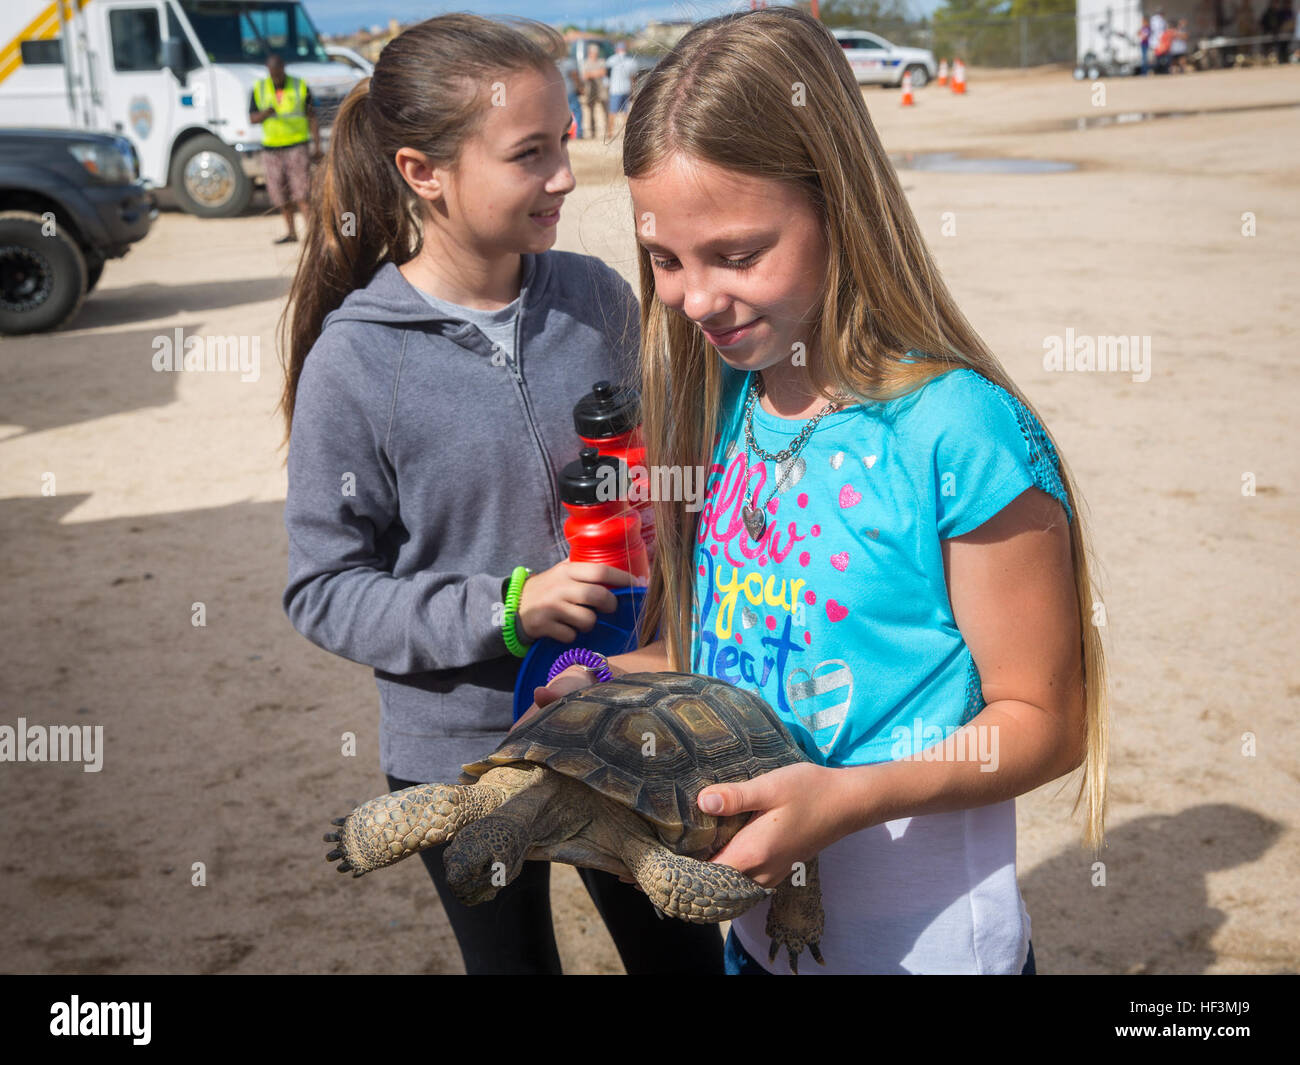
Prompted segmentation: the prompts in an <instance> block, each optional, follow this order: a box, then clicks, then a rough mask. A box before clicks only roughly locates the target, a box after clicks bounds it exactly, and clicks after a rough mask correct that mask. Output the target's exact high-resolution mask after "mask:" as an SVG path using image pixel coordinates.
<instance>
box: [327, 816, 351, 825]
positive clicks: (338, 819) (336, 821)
mask: <svg viewBox="0 0 1300 1065" xmlns="http://www.w3.org/2000/svg"><path fill="white" fill-rule="evenodd" d="M347 823H348V819H347V818H346V817H335V818H331V820H330V824H331V825H346V824H347Z"/></svg>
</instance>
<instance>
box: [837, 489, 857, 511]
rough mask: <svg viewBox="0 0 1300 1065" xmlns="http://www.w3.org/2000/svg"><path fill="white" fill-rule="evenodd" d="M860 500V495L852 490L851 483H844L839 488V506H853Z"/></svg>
mask: <svg viewBox="0 0 1300 1065" xmlns="http://www.w3.org/2000/svg"><path fill="white" fill-rule="evenodd" d="M861 502H862V496H860V495H859V494H858V493H857V492H855V491H854V490H853V485H851V484H846V485H845V486H844V487H843V488H841V489H840V506H841V507H844V508H848V507H855V506H857V505H858V504H859V503H861Z"/></svg>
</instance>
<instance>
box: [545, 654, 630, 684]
mask: <svg viewBox="0 0 1300 1065" xmlns="http://www.w3.org/2000/svg"><path fill="white" fill-rule="evenodd" d="M569 666H585V667H586V668H587V669H589V670H591V671H592V672H593V673H595V674H596V679H597V680H598V681H605V680H613V679H614V674H613V673H612V672H611V671H610V668H609V662H607V661H606V660H605V656H604V655H602V654H597V653H596V652H595V651H589V650H587V648H585V647H570V648H569V649H568V650H567V651H565V652H564V653H563V654H562V655H560V657H559V658H557V659H556V660H555V664H554V665H552V666H551V669H550V672H549V673H547V674H546V683H547V684H550V683H551V681H553V680H554V679H555V678H556V677H558V676H559V675H560V674H561V673H563V672H564V671H565V670H566V669H568V668H569Z"/></svg>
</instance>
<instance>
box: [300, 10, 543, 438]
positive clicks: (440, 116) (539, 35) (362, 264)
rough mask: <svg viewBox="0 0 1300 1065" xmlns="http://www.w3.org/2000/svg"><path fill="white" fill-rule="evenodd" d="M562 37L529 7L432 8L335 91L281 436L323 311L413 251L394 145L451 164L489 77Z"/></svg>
mask: <svg viewBox="0 0 1300 1065" xmlns="http://www.w3.org/2000/svg"><path fill="white" fill-rule="evenodd" d="M564 48H565V45H564V39H563V38H562V37H561V36H560V35H559V34H558V33H557V32H556V31H555V30H554V29H552V28H551V27H550V26H547V25H545V24H544V23H540V22H535V21H533V20H531V19H511V20H509V23H507V22H505V21H496V20H492V19H486V18H482V17H480V16H478V15H470V14H465V13H462V12H456V13H453V14H447V15H439V16H438V17H436V18H431V19H428V20H427V21H425V22H421V23H419V24H417V25H415V26H412V27H410V28H409V29H407V30H405V31H404V32H402V33H401V34H399V35H398V36H397V37H394V38H393V40H391V41H389V42H388V44H387V45H386V46H385V48H384V50H383V52H381V53H380V56H379V62H378V63H377V64H375V72H374V75H373V76H372V77H370V78H367V79H365V80H364V81H361V82H359V83H358V84H357V85H356V87H355V88H353V90H352V92H351V93H350V94H349V95H348V97H347V99H346V100H344V101H343V106H342V107H341V108H340V109H339V113H338V116H337V118H335V120H334V126H333V129H332V131H331V134H330V145H329V155H328V158H327V159H326V162H325V166H324V172H323V173H322V174H320V175H319V177H318V178H317V179H316V180H315V181H314V182H313V188H312V198H311V213H310V216H309V218H308V219H307V235H306V240H305V241H304V244H303V248H302V255H301V257H300V258H299V260H298V270H297V273H296V274H295V275H294V279H293V285H292V286H291V287H290V289H289V301H288V303H287V305H286V306H285V309H284V314H283V315H282V316H281V318H280V327H279V333H280V353H281V355H280V357H281V363H282V365H283V367H284V392H283V394H282V395H281V398H280V410H281V411H282V412H283V414H284V419H285V440H286V441H287V440H288V434H289V429H290V428H291V427H292V425H293V407H294V397H295V396H296V394H297V391H298V378H299V377H300V376H301V375H302V367H303V363H304V362H305V361H306V359H307V353H308V352H309V351H310V350H311V347H312V345H313V344H315V343H316V339H317V337H319V336H320V332H321V326H322V324H323V323H324V321H325V318H326V316H327V315H328V314H329V313H330V312H331V311H333V310H335V309H337V308H338V307H339V305H340V304H341V303H342V302H343V300H344V299H345V298H346V297H347V295H348V293H349V292H352V291H353V290H354V289H358V288H363V287H365V286H366V285H367V284H369V282H370V279H371V278H372V277H374V275H375V271H376V270H378V269H379V267H380V266H381V265H383V264H384V263H385V262H388V261H392V262H394V263H397V264H398V265H399V266H400V265H401V264H402V263H404V262H407V261H408V260H410V259H412V258H414V257H415V256H416V255H417V254H418V253H419V251H420V244H421V241H422V238H423V228H424V216H423V211H422V205H421V201H420V199H419V197H418V196H416V195H415V194H414V193H413V192H412V191H411V190H410V188H409V187H408V186H407V184H406V182H405V181H404V180H403V179H402V176H401V174H399V173H398V170H397V165H396V162H395V158H394V157H395V156H396V155H397V151H398V149H399V148H404V147H410V148H415V149H417V150H418V151H421V152H423V153H424V154H425V155H427V156H428V157H429V158H430V159H433V160H436V161H438V162H440V163H443V164H444V165H447V164H454V162H455V161H456V160H457V159H458V158H460V153H461V149H462V148H463V147H464V145H465V143H466V142H467V141H468V140H469V139H470V138H471V137H472V136H474V134H475V133H477V132H478V130H479V128H480V126H481V125H482V121H483V118H484V115H485V109H484V100H485V99H486V96H487V90H488V88H489V86H490V84H491V82H492V81H493V80H494V79H496V78H499V77H500V75H501V74H503V73H506V72H513V71H522V70H548V71H549V70H554V69H555V60H556V59H558V58H559V57H560V56H561V55H562V54H563V52H564Z"/></svg>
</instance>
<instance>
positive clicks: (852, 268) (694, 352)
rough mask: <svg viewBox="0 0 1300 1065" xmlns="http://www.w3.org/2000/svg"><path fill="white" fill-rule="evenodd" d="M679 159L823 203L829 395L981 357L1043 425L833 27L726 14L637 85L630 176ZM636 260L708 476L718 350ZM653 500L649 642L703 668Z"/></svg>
mask: <svg viewBox="0 0 1300 1065" xmlns="http://www.w3.org/2000/svg"><path fill="white" fill-rule="evenodd" d="M792 104H794V106H792ZM677 153H682V154H684V155H686V156H688V157H691V158H693V159H696V160H702V161H704V162H707V163H711V164H713V165H715V166H718V167H722V168H725V169H727V170H730V171H734V172H737V173H740V174H745V175H750V176H754V177H759V178H765V179H770V180H776V181H782V182H787V183H790V184H792V185H794V186H795V187H797V188H800V189H802V190H803V191H804V192H806V194H807V195H808V197H809V198H810V200H811V202H812V203H813V204H814V205H815V207H816V208H817V210H818V212H819V213H820V215H821V218H822V221H823V229H824V234H825V237H826V242H827V246H828V249H829V255H828V262H827V271H826V283H825V287H824V295H823V300H822V305H821V315H820V322H821V326H820V328H819V330H818V332H819V337H818V349H817V350H818V351H819V353H820V357H819V358H818V359H816V360H811V361H810V362H809V365H808V370H809V382H810V384H811V386H812V387H813V388H814V389H816V390H817V391H818V392H819V393H820V395H821V396H822V397H823V398H824V399H826V400H828V401H830V400H833V399H834V398H835V397H836V396H837V395H838V396H846V395H848V396H853V397H855V398H856V400H857V401H858V402H869V401H876V400H886V399H892V398H896V397H898V396H902V395H905V394H907V393H909V392H912V391H914V390H916V389H917V388H919V387H921V386H922V385H924V384H925V383H926V382H927V381H930V380H932V379H933V378H934V377H936V376H937V375H939V374H942V373H946V372H948V371H949V370H952V369H956V368H960V367H968V368H970V369H972V370H975V371H976V372H977V373H979V374H982V375H983V376H984V377H985V378H987V379H988V380H990V381H992V382H994V383H995V384H997V385H1000V386H1001V387H1002V388H1004V389H1006V390H1007V392H1009V393H1010V394H1011V395H1013V396H1015V397H1016V398H1017V399H1018V400H1020V402H1022V403H1023V404H1024V405H1025V407H1026V408H1027V409H1028V410H1029V411H1030V412H1031V413H1033V414H1034V416H1035V417H1037V412H1036V411H1034V408H1033V406H1032V405H1031V404H1030V403H1029V401H1028V400H1027V399H1026V398H1025V397H1024V396H1023V395H1022V394H1021V392H1020V390H1019V389H1018V388H1017V387H1016V385H1015V382H1013V381H1012V380H1011V378H1010V377H1008V376H1007V373H1006V371H1005V370H1004V369H1003V368H1002V365H1001V364H1000V363H999V362H998V360H997V359H996V358H995V357H994V355H993V353H992V352H991V351H990V350H989V349H988V347H987V346H986V345H985V343H984V341H983V340H981V339H980V336H979V334H978V333H977V332H976V331H975V329H974V328H973V327H972V326H971V324H970V323H969V322H968V321H967V320H966V318H965V316H964V315H963V314H962V313H961V311H960V310H959V309H958V307H957V305H956V303H955V302H954V300H953V298H952V295H951V294H950V293H949V292H948V289H947V287H946V286H945V284H944V282H943V279H942V278H941V277H940V275H939V271H938V269H937V268H936V266H935V264H934V261H933V259H932V258H931V256H930V252H929V250H928V249H927V248H926V245H925V241H924V239H923V238H922V236H921V232H920V230H919V228H918V226H917V224H916V219H915V218H914V217H913V215H912V211H911V208H910V207H909V206H908V203H907V200H906V199H905V198H904V196H903V190H902V187H901V186H900V185H899V182H898V177H897V175H896V174H895V172H894V168H893V166H892V165H891V164H890V162H889V159H888V157H887V156H886V154H885V151H884V149H883V148H882V147H881V144H880V139H879V138H878V137H877V135H876V131H875V128H874V126H873V125H872V123H871V118H870V116H869V115H868V114H867V108H866V104H865V103H864V101H863V98H862V92H861V90H860V89H859V87H858V84H857V80H856V78H855V77H854V74H853V71H852V69H851V68H850V66H849V63H848V60H847V59H846V58H845V56H844V52H843V49H842V48H841V47H840V45H839V44H838V43H837V41H836V40H835V38H834V37H833V36H832V35H831V33H830V32H829V31H828V30H827V29H826V28H825V27H824V26H823V25H822V24H821V23H820V22H818V21H816V20H815V19H813V18H811V17H810V16H808V15H806V14H804V13H803V12H801V11H797V10H795V9H792V8H770V9H759V10H756V11H747V12H743V13H739V14H730V15H723V16H720V17H718V18H713V19H709V20H708V21H706V22H702V23H700V24H698V25H697V26H695V27H694V28H693V29H692V30H691V31H690V32H689V33H687V34H686V35H685V36H684V37H683V38H682V39H681V41H680V42H679V43H678V44H677V46H676V47H675V48H674V49H673V50H672V51H671V52H670V53H669V54H668V55H666V56H665V57H664V58H663V59H662V60H661V61H660V62H659V64H658V65H657V66H656V67H655V69H654V70H653V71H652V72H651V73H649V74H648V75H646V76H644V77H643V78H642V79H641V81H640V83H639V84H638V85H637V87H636V90H635V93H634V96H633V101H632V108H631V111H630V113H629V115H628V118H627V124H626V128H625V132H624V143H623V173H624V175H625V176H626V177H628V178H638V177H645V176H649V175H651V174H653V173H654V172H655V171H656V170H657V169H658V168H659V167H660V166H662V165H663V164H664V163H665V162H666V161H667V160H668V159H669V158H670V157H672V156H673V155H675V154H677ZM637 255H638V261H639V265H640V288H641V376H642V380H641V399H642V428H643V432H644V434H645V439H646V448H647V463H648V464H650V465H651V466H652V467H655V466H659V467H667V468H669V469H681V470H685V469H690V468H694V467H698V466H700V465H701V464H704V465H705V467H706V468H707V464H708V462H709V459H710V456H711V453H712V448H711V444H712V442H713V438H714V433H715V431H716V429H717V425H716V421H717V412H718V407H719V404H720V401H721V394H722V370H721V368H720V366H719V360H718V358H717V356H716V355H714V354H713V353H712V351H711V349H710V347H709V345H708V344H707V342H706V340H705V338H704V336H703V334H702V333H701V332H700V330H699V329H698V328H697V327H696V326H695V325H694V324H693V323H691V322H689V321H687V320H686V319H684V318H683V317H681V316H680V315H678V314H675V313H673V312H670V311H669V309H668V308H667V307H665V306H664V304H663V303H661V302H660V301H659V300H658V299H657V298H656V294H655V285H654V274H653V270H652V269H651V264H650V255H649V253H648V252H647V251H646V249H645V248H644V247H641V246H640V245H638V249H637ZM909 352H914V353H919V354H923V355H924V356H925V357H924V358H921V359H916V358H915V356H911V357H908V353H909ZM670 389H671V391H670ZM1039 421H1040V422H1041V419H1039ZM1049 436H1050V434H1049ZM1054 443H1055V442H1054V441H1053V444H1054ZM1058 455H1059V450H1058ZM1060 470H1061V479H1062V482H1063V484H1064V486H1065V491H1066V494H1067V498H1068V499H1069V501H1070V506H1071V509H1072V511H1073V514H1074V520H1073V521H1072V522H1071V523H1070V544H1071V549H1072V555H1073V566H1074V583H1075V590H1076V593H1077V596H1078V603H1079V624H1080V630H1081V633H1082V657H1083V669H1084V672H1083V681H1084V691H1085V697H1086V704H1087V719H1086V729H1087V741H1086V742H1087V748H1086V750H1087V753H1086V756H1085V760H1084V763H1083V766H1082V769H1083V773H1082V780H1081V781H1080V784H1079V792H1078V796H1077V798H1076V800H1075V806H1074V808H1075V810H1076V811H1077V810H1078V809H1079V806H1080V804H1081V803H1082V804H1086V809H1085V826H1084V842H1085V844H1087V845H1089V846H1091V847H1093V848H1094V849H1096V848H1098V847H1100V846H1101V843H1102V840H1103V837H1104V831H1105V813H1106V757H1107V732H1108V726H1107V707H1106V674H1105V659H1104V656H1103V651H1102V643H1101V638H1100V634H1099V633H1098V631H1097V628H1096V626H1094V625H1093V624H1092V604H1093V598H1094V596H1093V589H1092V582H1091V579H1090V578H1089V574H1088V548H1087V536H1086V535H1085V531H1084V527H1083V526H1084V522H1083V516H1082V513H1081V508H1080V506H1079V502H1080V501H1079V494H1078V492H1077V490H1076V488H1075V485H1074V479H1073V477H1072V476H1071V474H1070V472H1069V469H1068V468H1067V467H1066V465H1065V462H1064V460H1061V462H1060ZM654 505H655V517H656V521H655V526H656V534H655V536H656V547H655V563H654V568H653V574H652V578H651V582H650V587H649V590H648V594H647V597H646V601H645V608H644V613H643V615H642V618H641V626H640V632H639V635H640V638H641V641H642V643H643V644H644V643H647V642H649V641H651V640H653V639H654V638H655V633H656V632H658V631H659V629H660V626H661V624H662V627H663V633H662V634H663V636H664V642H665V647H666V649H667V652H668V658H669V662H670V663H671V666H672V668H673V669H675V670H689V669H690V662H691V654H690V648H691V624H692V617H693V607H694V580H695V562H694V549H695V539H696V532H697V522H698V518H699V515H698V514H697V513H692V512H690V511H688V510H687V509H686V505H685V501H684V500H656V501H655V504H654Z"/></svg>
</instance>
